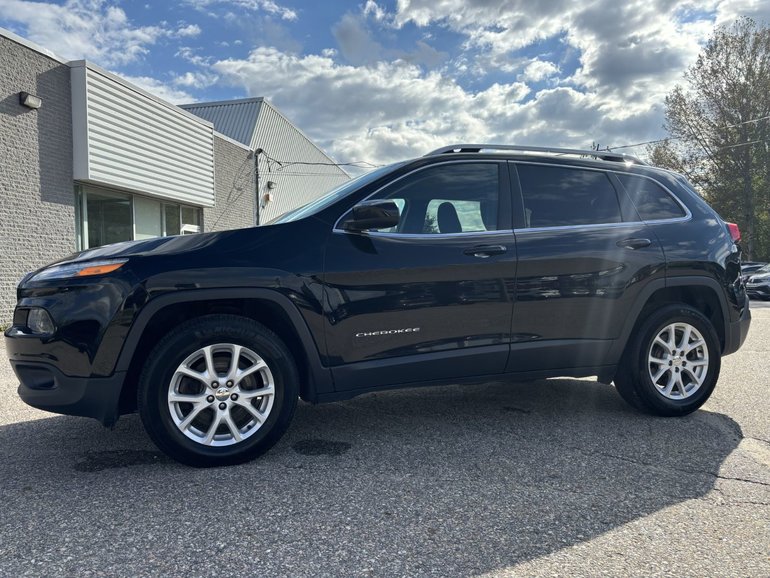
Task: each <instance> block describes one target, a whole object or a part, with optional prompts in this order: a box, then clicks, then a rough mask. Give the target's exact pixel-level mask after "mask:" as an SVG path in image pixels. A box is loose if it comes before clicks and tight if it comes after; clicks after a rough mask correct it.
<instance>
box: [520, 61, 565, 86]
mask: <svg viewBox="0 0 770 578" xmlns="http://www.w3.org/2000/svg"><path fill="white" fill-rule="evenodd" d="M558 72H559V67H558V66H556V65H555V64H554V63H553V62H549V61H547V60H538V59H535V60H532V61H530V62H529V64H527V66H526V67H525V68H524V72H522V73H521V74H520V75H519V80H521V81H523V82H541V81H543V80H545V79H546V78H550V77H552V76H554V75H555V74H558Z"/></svg>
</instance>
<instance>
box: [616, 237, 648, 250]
mask: <svg viewBox="0 0 770 578" xmlns="http://www.w3.org/2000/svg"><path fill="white" fill-rule="evenodd" d="M650 245H652V241H650V240H649V239H623V240H622V241H618V242H617V246H618V247H623V248H624V249H644V248H645V247H649V246H650Z"/></svg>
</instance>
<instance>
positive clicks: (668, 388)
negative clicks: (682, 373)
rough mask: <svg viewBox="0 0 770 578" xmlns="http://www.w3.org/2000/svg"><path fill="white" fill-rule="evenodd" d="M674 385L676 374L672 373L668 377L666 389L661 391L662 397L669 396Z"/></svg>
mask: <svg viewBox="0 0 770 578" xmlns="http://www.w3.org/2000/svg"><path fill="white" fill-rule="evenodd" d="M674 385H676V374H675V373H674V372H673V371H672V372H671V375H669V376H668V383H667V384H666V389H664V390H663V395H666V396H669V395H671V390H673V389H674Z"/></svg>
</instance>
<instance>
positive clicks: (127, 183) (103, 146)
mask: <svg viewBox="0 0 770 578" xmlns="http://www.w3.org/2000/svg"><path fill="white" fill-rule="evenodd" d="M71 74H72V95H73V103H72V107H73V124H74V127H73V130H74V133H75V139H74V140H75V143H74V145H75V151H74V161H75V162H74V177H75V179H76V180H80V181H86V182H93V183H101V184H105V185H111V186H115V187H120V188H124V189H128V190H131V191H136V192H141V193H145V194H148V195H152V196H156V197H162V198H164V199H170V200H174V201H178V202H180V203H185V204H191V205H198V206H212V205H213V204H214V128H213V126H212V125H211V123H208V122H206V121H204V120H198V119H197V118H194V117H192V116H191V115H189V114H187V113H185V112H183V111H181V110H179V109H178V108H176V107H174V106H172V105H169V104H166V103H163V102H162V101H159V100H157V99H155V98H152V97H150V96H149V95H147V94H145V93H143V92H142V91H140V90H138V89H134V88H132V87H130V85H128V84H127V83H124V82H121V81H119V80H117V78H116V77H114V76H113V75H111V74H109V73H107V72H105V71H102V70H101V69H98V68H97V67H94V66H93V65H91V64H85V63H83V64H82V65H80V66H78V65H75V66H73V68H72V72H71Z"/></svg>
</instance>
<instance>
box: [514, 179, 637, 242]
mask: <svg viewBox="0 0 770 578" xmlns="http://www.w3.org/2000/svg"><path fill="white" fill-rule="evenodd" d="M517 170H518V172H519V181H520V183H521V192H522V196H523V197H524V222H525V223H526V225H527V227H561V226H569V225H597V224H604V223H620V222H621V221H622V218H621V215H620V205H619V204H618V197H617V194H616V193H615V188H614V187H613V186H612V183H611V182H610V180H609V177H608V176H607V175H606V173H604V172H602V171H589V170H583V169H572V168H565V167H549V166H543V165H525V164H520V165H517Z"/></svg>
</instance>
